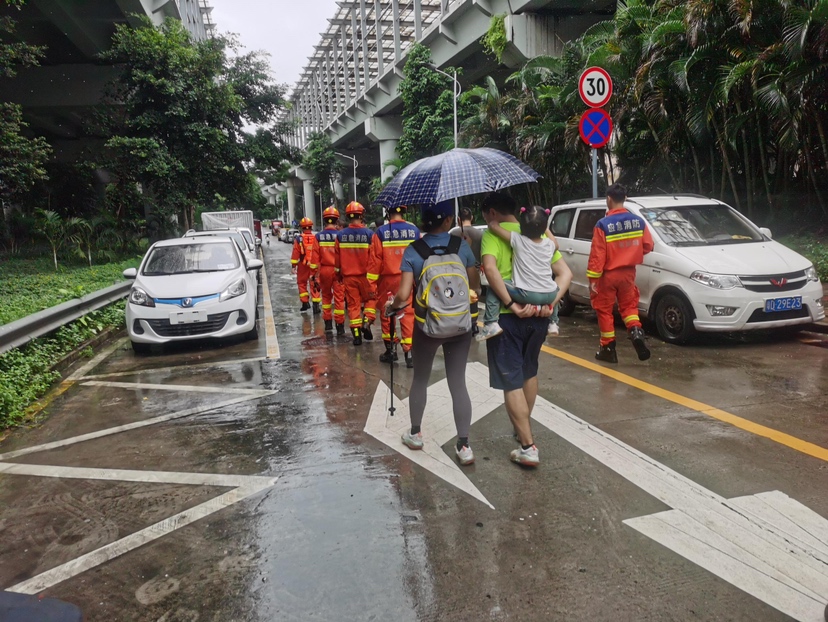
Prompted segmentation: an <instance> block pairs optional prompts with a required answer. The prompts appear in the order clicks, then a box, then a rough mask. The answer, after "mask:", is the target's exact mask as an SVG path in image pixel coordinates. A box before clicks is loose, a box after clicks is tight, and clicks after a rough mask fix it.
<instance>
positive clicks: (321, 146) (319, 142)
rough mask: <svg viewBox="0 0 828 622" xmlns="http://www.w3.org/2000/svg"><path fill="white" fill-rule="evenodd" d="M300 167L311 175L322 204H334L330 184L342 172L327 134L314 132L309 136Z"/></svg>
mask: <svg viewBox="0 0 828 622" xmlns="http://www.w3.org/2000/svg"><path fill="white" fill-rule="evenodd" d="M302 166H303V167H304V168H306V169H308V170H309V171H310V172H312V173H313V185H314V187H315V188H316V189H317V191H318V192H319V194H320V196H321V197H322V202H323V203H328V204H332V203H334V202H335V195H334V192H333V188H332V184H333V180H334V177H335V176H336V175H337V174H339V173H341V172H342V170H343V167H342V164H341V163H340V162H339V160H338V159H337V157H336V153H335V152H334V148H333V144H332V143H331V139H330V137H329V136H328V135H327V134H325V133H324V132H314V133H312V134H311V135H310V139H309V140H308V145H307V147H306V149H305V157H304V158H303V160H302Z"/></svg>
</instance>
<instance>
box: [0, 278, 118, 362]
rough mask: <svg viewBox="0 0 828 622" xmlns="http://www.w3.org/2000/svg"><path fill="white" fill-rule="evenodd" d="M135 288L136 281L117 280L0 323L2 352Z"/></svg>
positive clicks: (116, 298) (95, 309) (50, 330)
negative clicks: (100, 287)
mask: <svg viewBox="0 0 828 622" xmlns="http://www.w3.org/2000/svg"><path fill="white" fill-rule="evenodd" d="M131 287H132V281H124V282H123V283H117V284H115V285H112V286H111V287H107V288H105V289H99V290H98V291H96V292H92V293H91V294H87V295H86V296H81V297H80V298H75V299H73V300H69V301H67V302H64V303H62V304H59V305H57V306H55V307H50V308H48V309H44V310H43V311H38V312H37V313H33V314H32V315H28V316H26V317H24V318H21V319H19V320H16V321H14V322H11V323H9V324H5V325H3V326H0V354H2V353H4V352H8V351H9V350H13V349H14V348H19V347H20V346H22V345H24V344H26V343H28V342H30V341H31V340H32V339H37V338H38V337H42V336H43V335H45V334H47V333H50V332H52V331H53V330H56V329H58V328H60V327H61V326H63V325H64V324H68V323H69V322H73V321H75V320H77V319H79V318H81V317H83V316H84V315H86V314H87V313H90V312H91V311H97V310H98V309H100V308H102V307H105V306H107V305H109V304H112V303H113V302H115V301H116V300H120V299H121V298H125V297H126V295H127V294H128V293H129V289H130V288H131Z"/></svg>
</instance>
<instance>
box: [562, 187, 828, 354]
mask: <svg viewBox="0 0 828 622" xmlns="http://www.w3.org/2000/svg"><path fill="white" fill-rule="evenodd" d="M625 207H626V208H627V209H628V210H629V211H631V212H633V213H634V214H637V215H639V216H642V217H643V218H644V219H645V220H646V221H647V225H648V226H649V228H650V231H651V232H652V234H653V242H654V245H655V248H654V249H653V252H651V253H649V254H647V255H645V256H644V263H643V264H642V265H640V266H638V268H637V277H636V284H637V285H638V289H639V290H640V291H641V301H640V303H639V310H640V311H641V313H642V317H645V316H646V317H649V319H650V320H652V321H653V322H654V323H655V325H656V328H657V330H658V334H659V335H660V336H661V338H662V339H664V340H665V341H668V342H671V343H685V342H686V341H688V340H689V339H690V338H691V337H692V336H693V334H694V333H695V332H696V331H705V332H708V331H709V332H716V331H718V332H732V331H742V330H755V329H768V328H780V327H787V326H796V325H801V324H808V323H810V322H817V321H819V320H822V319H823V318H824V317H825V310H824V309H823V306H822V296H823V292H822V285H821V284H820V282H819V278H818V277H817V273H816V270H815V269H814V266H813V265H812V264H811V262H810V261H808V260H807V259H806V258H805V257H803V256H802V255H800V254H798V253H796V252H794V251H792V250H791V249H789V248H787V247H785V246H783V245H782V244H779V243H778V242H775V241H774V240H773V239H771V232H770V231H769V230H768V229H760V228H758V227H756V225H754V224H753V223H752V222H750V221H749V220H748V219H747V218H745V217H744V216H742V215H741V214H740V213H739V212H737V211H736V210H734V209H733V208H732V207H730V206H729V205H726V204H725V203H722V202H721V201H717V200H715V199H710V198H706V197H702V196H698V195H686V194H685V195H663V196H649V197H631V198H628V199H627V201H626V202H625ZM606 209H607V206H606V199H604V198H601V199H587V200H581V201H573V202H570V203H567V204H565V205H558V206H556V207H555V208H554V209H553V210H552V215H551V217H550V228H551V230H552V232H553V233H554V234H555V236H556V237H557V238H558V243H559V246H560V250H561V252H562V253H563V256H564V259H565V260H566V262H567V264H568V265H569V267H570V268H571V269H572V274H573V279H572V285H571V287H570V289H569V292H568V294H567V299H566V300H565V301H564V305H563V307H562V314H564V315H566V314H567V313H571V312H572V309H573V307H574V304H575V303H579V304H585V305H588V304H589V282H588V279H587V276H586V270H587V260H588V258H589V250H590V246H591V240H592V231H593V229H594V228H595V223H597V222H598V221H599V220H600V219H601V218H603V217H604V215H605V214H606Z"/></svg>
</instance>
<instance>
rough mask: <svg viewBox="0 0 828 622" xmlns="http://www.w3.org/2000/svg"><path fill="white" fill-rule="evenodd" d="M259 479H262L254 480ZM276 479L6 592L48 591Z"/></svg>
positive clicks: (241, 490) (236, 490) (246, 488)
mask: <svg viewBox="0 0 828 622" xmlns="http://www.w3.org/2000/svg"><path fill="white" fill-rule="evenodd" d="M257 479H262V478H257ZM275 482H276V478H272V479H270V480H269V481H268V482H256V483H249V484H245V485H243V486H239V487H238V488H234V489H233V490H229V491H227V492H225V493H224V494H222V495H219V496H218V497H215V498H213V499H210V500H209V501H205V502H204V503H201V504H199V505H197V506H195V507H192V508H190V509H189V510H184V511H183V512H179V513H178V514H175V515H174V516H170V517H169V518H165V519H164V520H162V521H160V522H157V523H155V524H154V525H150V526H149V527H146V528H144V529H141V530H140V531H137V532H135V533H133V534H130V535H128V536H126V537H124V538H121V539H120V540H116V541H115V542H112V543H110V544H107V545H105V546H102V547H101V548H99V549H96V550H94V551H91V552H89V553H87V554H85V555H81V556H80V557H78V558H76V559H73V560H71V561H69V562H66V563H65V564H61V565H60V566H57V567H56V568H52V569H51V570H47V571H46V572H42V573H41V574H39V575H37V576H35V577H32V578H31V579H28V580H26V581H23V582H21V583H18V584H17V585H13V586H12V587H10V588H7V591H9V592H17V593H19V594H37V593H38V592H42V591H43V590H45V589H48V588H50V587H52V586H54V585H57V584H58V583H60V582H62V581H66V580H67V579H70V578H72V577H74V576H76V575H79V574H81V573H82V572H86V571H87V570H89V569H91V568H94V567H95V566H99V565H101V564H103V563H105V562H108V561H109V560H111V559H115V558H116V557H119V556H121V555H123V554H124V553H128V552H129V551H132V550H134V549H137V548H138V547H140V546H143V545H144V544H147V543H149V542H152V541H153V540H157V539H158V538H161V537H162V536H165V535H167V534H169V533H171V532H173V531H175V530H176V529H181V528H182V527H185V526H186V525H189V524H190V523H193V522H195V521H197V520H199V519H202V518H204V517H206V516H209V515H210V514H214V513H215V512H218V511H219V510H222V509H224V508H226V507H228V506H231V505H233V504H235V503H238V502H239V501H242V500H244V499H247V498H248V497H250V496H252V495H255V494H256V493H258V492H261V491H263V490H265V489H266V488H269V487H271V486H273V484H275Z"/></svg>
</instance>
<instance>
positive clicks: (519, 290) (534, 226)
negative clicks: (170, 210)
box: [476, 205, 560, 341]
mask: <svg viewBox="0 0 828 622" xmlns="http://www.w3.org/2000/svg"><path fill="white" fill-rule="evenodd" d="M549 214H550V211H549V210H548V209H544V208H542V207H538V206H536V205H535V206H532V207H521V208H520V213H519V214H518V221H519V222H520V232H513V231H509V230H507V229H504V228H503V226H502V225H501V224H500V223H498V222H497V221H496V220H492V219H490V220H489V221H488V225H489V231H491V232H492V233H493V234H494V235H496V236H497V237H498V238H500V239H501V240H503V241H504V242H506V243H508V244H509V245H510V246H511V247H512V251H513V255H512V280H511V281H504V284H505V285H506V289H507V290H508V292H509V296H511V299H512V301H513V302H517V303H519V304H525V305H535V306H536V307H541V306H545V305H549V306H551V307H552V308H554V306H555V304H556V303H557V302H558V300H559V298H560V293H559V291H558V286H557V285H556V283H555V280H554V276H553V273H552V263H553V260H554V259H555V255H556V254H558V256H560V255H559V253H558V249H557V248H556V246H555V243H554V242H553V240H554V237H553V236H552V234H551V233H550V232H549V230H548V228H547V223H548V220H549ZM487 218H488V216H487ZM499 315H500V299H499V298H497V296H487V297H486V312H485V314H484V316H483V328H482V329H481V331H480V332H479V333H478V335H477V337H476V339H477V340H478V341H485V340H487V339H491V338H492V337H495V336H497V335H499V334H500V333H502V332H503V329H502V328H501V327H500V324H499V323H498V317H499ZM556 328H557V325H556ZM547 330H548V333H549V334H552V325H551V324H550V325H549V328H548V329H547Z"/></svg>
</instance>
